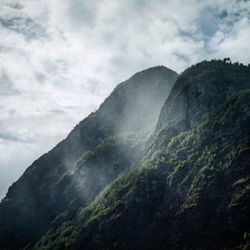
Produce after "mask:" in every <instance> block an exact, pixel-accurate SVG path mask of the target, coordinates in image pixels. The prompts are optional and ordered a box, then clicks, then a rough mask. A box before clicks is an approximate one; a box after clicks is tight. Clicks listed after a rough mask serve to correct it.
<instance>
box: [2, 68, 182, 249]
mask: <svg viewBox="0 0 250 250" xmlns="http://www.w3.org/2000/svg"><path fill="white" fill-rule="evenodd" d="M176 78H177V73H175V72H174V71H171V70H169V69H167V68H165V67H162V66H160V67H154V68H150V69H148V70H145V71H142V72H139V73H137V74H135V75H134V76H132V77H131V78H130V79H128V80H127V81H125V82H123V83H121V84H119V85H118V86H117V87H116V88H115V90H114V91H113V92H112V93H111V95H110V96H109V97H108V98H107V99H106V100H105V101H104V103H103V104H102V105H101V106H100V108H99V109H98V110H97V111H96V112H95V113H92V114H90V115H89V116H88V117H87V118H86V119H84V120H83V121H81V122H80V123H79V124H78V125H77V126H76V127H75V128H74V129H73V130H72V132H71V133H70V134H69V135H68V137H67V138H66V139H65V140H63V141H62V142H60V143H59V144H58V145H57V146H56V147H55V148H54V149H52V150H51V151H50V152H48V153H47V154H45V155H43V156H41V157H40V158H39V159H38V160H36V161H35V162H34V163H33V164H32V165H31V166H30V167H29V168H28V169H27V170H26V171H25V173H24V174H23V175H22V177H21V178H20V179H19V180H18V181H17V182H16V183H14V184H13V185H12V186H11V187H10V188H9V191H8V193H7V195H6V197H5V198H4V199H3V201H2V202H1V204H0V245H1V247H2V248H4V249H19V248H22V247H24V246H26V245H27V244H28V245H29V244H32V243H34V242H35V241H36V240H38V239H39V237H40V236H41V234H42V233H43V232H44V231H45V230H46V229H47V228H49V225H50V223H51V222H52V221H53V220H54V219H55V217H56V216H57V215H58V214H60V213H61V212H63V211H65V210H66V211H70V212H71V213H72V215H73V214H74V213H75V212H76V211H77V209H78V208H79V206H82V207H84V206H86V205H87V204H88V203H89V202H90V201H91V200H93V199H94V197H95V196H96V195H97V194H98V193H99V191H100V190H101V189H103V188H104V187H105V186H106V185H107V184H108V183H109V182H111V181H112V180H113V179H114V178H115V177H116V176H117V175H118V174H119V173H120V172H121V171H123V170H124V169H125V168H126V167H129V166H130V165H131V163H132V162H133V161H135V160H136V158H137V157H138V155H139V154H140V152H141V151H142V150H143V147H144V143H145V140H146V138H147V136H148V134H150V133H151V132H152V131H153V129H154V127H155V125H156V122H157V118H158V115H159V112H160V109H161V106H162V104H163V102H164V100H165V99H166V97H167V96H168V94H169V92H170V89H171V88H172V86H173V84H174V82H175V80H176Z"/></svg>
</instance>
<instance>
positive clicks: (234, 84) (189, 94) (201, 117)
mask: <svg viewBox="0 0 250 250" xmlns="http://www.w3.org/2000/svg"><path fill="white" fill-rule="evenodd" d="M249 79H250V70H249V67H246V66H243V65H240V64H232V63H225V62H223V61H221V60H218V61H215V60H214V61H209V62H206V61H204V62H201V63H198V64H196V65H193V66H191V67H190V68H188V69H187V70H185V71H184V72H183V73H182V74H181V75H180V76H179V78H178V80H177V82H176V84H175V86H174V88H173V90H172V91H171V94H170V95H169V97H168V99H167V100H166V102H165V104H164V105H163V108H162V111H161V115H160V117H159V121H158V124H157V129H158V130H159V129H160V128H162V127H163V126H166V125H167V124H168V125H170V126H174V127H175V128H176V129H177V130H178V131H184V130H186V129H190V128H195V127H197V126H198V125H200V124H201V122H204V121H206V120H207V119H208V118H209V117H211V116H212V115H213V114H214V112H215V111H216V110H217V109H218V107H219V106H220V105H221V104H223V103H224V102H225V100H226V99H227V98H229V97H230V96H232V95H234V94H235V92H238V91H239V90H242V89H247V88H249V84H250V83H249Z"/></svg>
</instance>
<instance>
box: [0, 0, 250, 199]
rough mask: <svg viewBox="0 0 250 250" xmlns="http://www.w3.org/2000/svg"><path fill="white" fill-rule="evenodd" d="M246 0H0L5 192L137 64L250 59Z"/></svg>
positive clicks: (1, 188) (1, 176) (0, 168)
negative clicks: (228, 58)
mask: <svg viewBox="0 0 250 250" xmlns="http://www.w3.org/2000/svg"><path fill="white" fill-rule="evenodd" d="M249 40H250V1H248V0H245V1H244V0H242V1H241V0H238V1H237V0H217V1H215V0H204V1H198V0H185V1H184V0H179V1H178V0H162V1H161V0H151V1H150V0H124V1H123V0H119V1H118V0H102V1H97V0H92V1H87V0H53V1H51V0H22V1H12V0H0V62H1V63H0V113H1V114H0V198H1V197H2V196H3V195H4V194H5V193H6V191H7V188H8V186H9V185H10V184H11V183H13V181H15V180H16V179H17V178H18V177H19V176H20V175H21V174H22V172H23V171H24V170H25V168H26V167H27V166H28V165H29V164H30V163H31V162H32V161H33V160H35V159H36V158H37V157H38V156H39V155H41V154H42V153H44V152H46V151H48V150H49V149H51V148H52V147H53V146H54V145H55V144H56V143H57V142H58V141H60V140H61V139H62V138H64V137H65V136H66V135H67V133H68V132H69V131H70V130H71V129H72V128H73V127H74V125H75V124H76V123H78V122H79V121H80V120H81V119H83V118H84V117H85V116H86V115H87V114H89V113H90V112H91V111H94V110H95V109H97V108H98V106H99V104H100V103H101V102H102V101H103V100H104V98H105V97H106V96H107V95H108V94H109V93H110V92H111V90H112V89H113V88H114V87H115V86H116V85H117V84H118V83H119V82H121V81H122V80H125V79H126V78H128V77H129V76H131V75H132V74H133V73H135V72H136V71H139V70H142V69H144V68H148V67H151V66H154V65H165V66H167V67H169V68H171V69H174V70H176V71H177V72H179V73H180V72H181V71H183V70H184V69H185V67H187V66H189V65H191V64H193V63H196V62H198V61H200V60H204V59H211V58H224V57H230V58H231V59H232V60H233V61H240V62H243V63H245V64H248V63H249V62H250V50H249Z"/></svg>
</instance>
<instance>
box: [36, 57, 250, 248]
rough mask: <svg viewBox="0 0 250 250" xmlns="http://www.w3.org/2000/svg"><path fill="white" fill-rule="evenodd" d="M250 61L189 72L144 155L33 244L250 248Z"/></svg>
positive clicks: (200, 67)
mask: <svg viewBox="0 0 250 250" xmlns="http://www.w3.org/2000/svg"><path fill="white" fill-rule="evenodd" d="M249 131H250V68H249V67H246V66H244V65H241V64H231V63H227V62H225V61H215V60H214V61H211V62H202V63H199V64H197V65H194V66H192V67H190V68H189V69H187V70H186V71H184V72H183V73H182V74H181V75H180V76H179V77H178V79H177V81H176V83H175V85H174V87H173V89H172V91H171V93H170V94H169V97H168V98H167V100H166V101H165V104H164V105H163V108H162V110H161V113H160V115H159V120H158V123H157V128H156V130H155V132H154V133H153V135H152V136H151V137H150V138H149V140H148V141H147V143H146V146H145V149H144V150H143V152H142V153H141V156H140V157H139V158H138V159H137V160H136V161H135V162H134V163H132V167H130V168H127V169H126V170H125V171H124V172H123V173H122V174H121V175H119V176H118V177H117V178H116V179H115V180H114V181H113V182H112V183H111V184H110V185H108V186H107V187H106V188H105V189H104V190H103V191H102V192H101V193H100V194H99V195H98V196H97V197H96V198H95V200H94V201H93V202H91V203H90V204H89V205H88V206H85V207H82V208H81V209H79V211H78V213H76V214H75V215H74V216H71V214H70V213H69V212H65V213H62V214H60V215H59V216H58V217H57V218H56V219H55V220H54V221H53V223H52V224H51V226H50V229H49V230H48V231H47V232H46V233H45V234H44V235H43V237H42V238H41V239H40V240H39V241H38V242H37V243H36V246H35V249H46V250H48V249H74V250H78V249H88V250H91V249H95V250H98V249H147V250H151V249H155V250H157V249H170V250H171V249H192V250H195V249H197V250H198V249H207V250H208V249H250V225H249V218H250V209H249V204H250V169H249V162H250V133H249Z"/></svg>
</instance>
